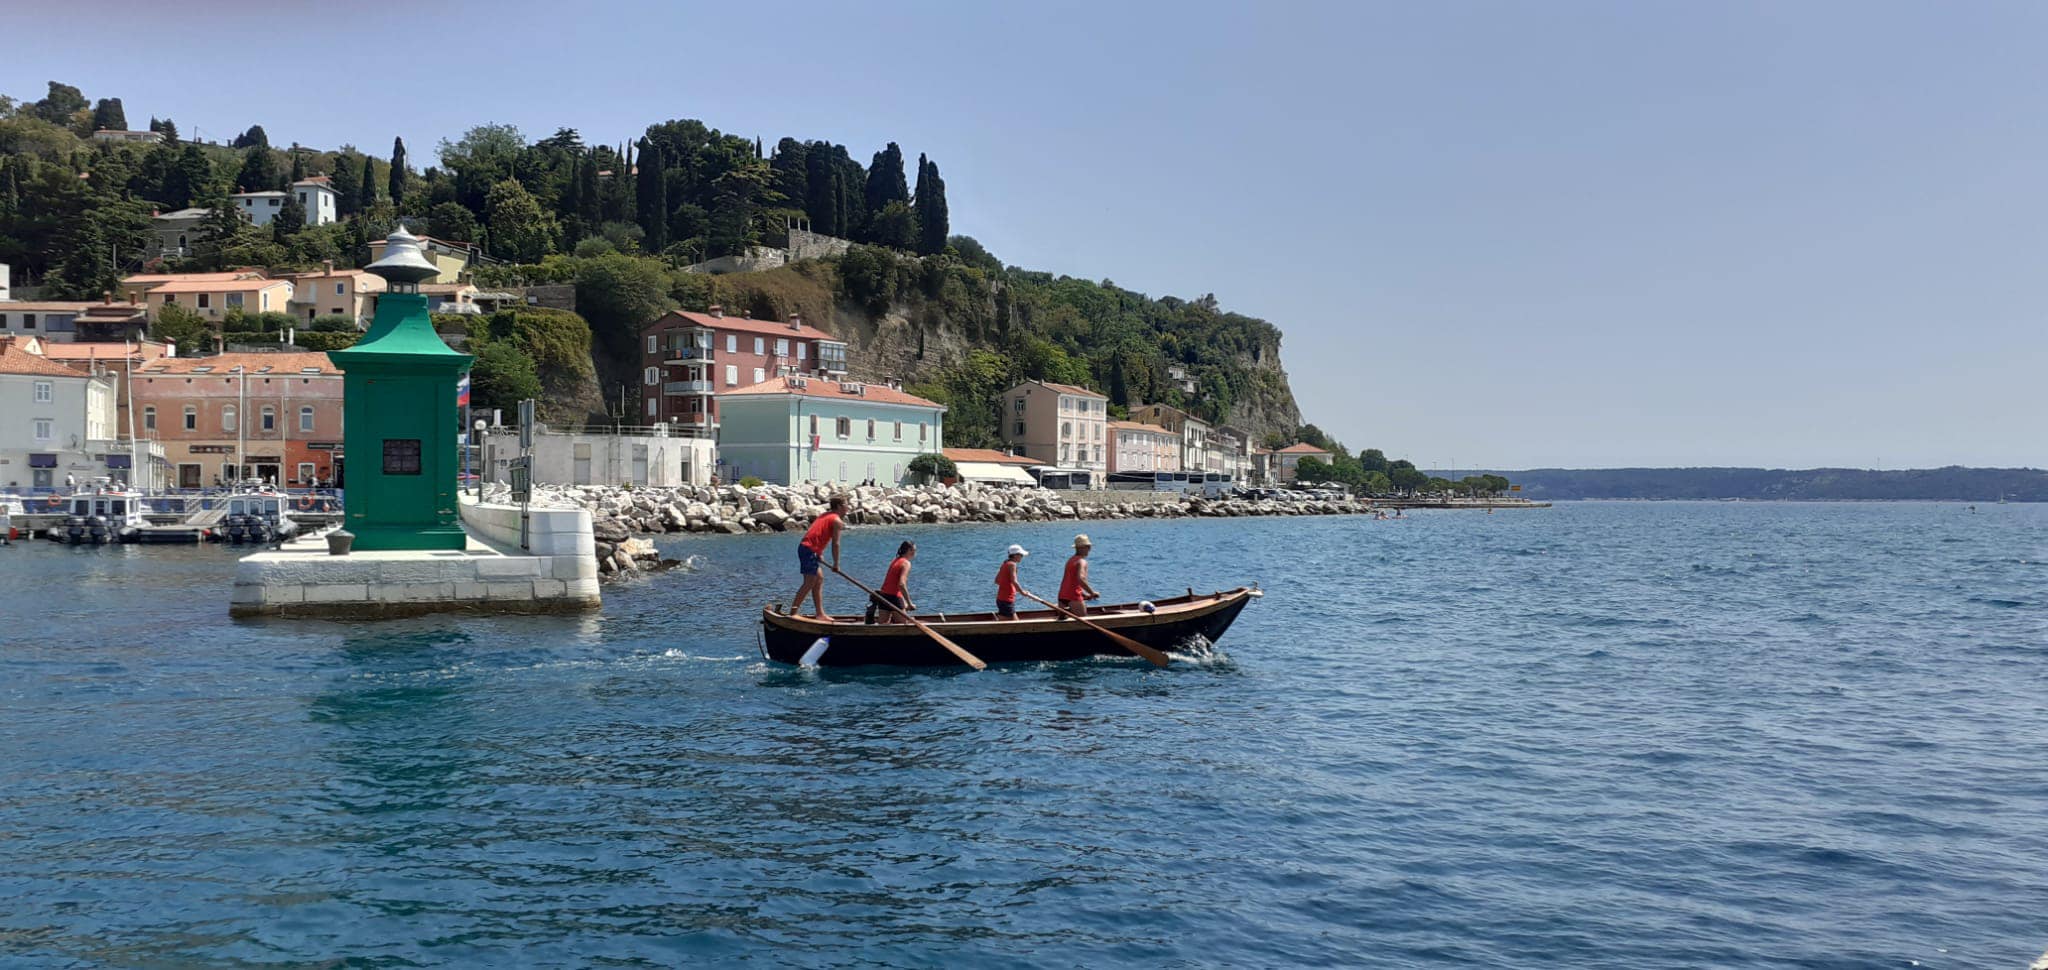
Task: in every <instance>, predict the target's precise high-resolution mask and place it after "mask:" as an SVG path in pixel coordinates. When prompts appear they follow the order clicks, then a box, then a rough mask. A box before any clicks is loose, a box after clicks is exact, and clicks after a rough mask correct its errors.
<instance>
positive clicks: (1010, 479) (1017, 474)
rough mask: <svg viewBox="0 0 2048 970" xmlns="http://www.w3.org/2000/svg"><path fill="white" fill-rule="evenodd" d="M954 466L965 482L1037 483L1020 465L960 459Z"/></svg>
mask: <svg viewBox="0 0 2048 970" xmlns="http://www.w3.org/2000/svg"><path fill="white" fill-rule="evenodd" d="M953 467H954V468H956V469H958V470H959V471H960V480H961V481H963V482H981V483H983V484H1000V485H1027V486H1028V485H1036V484H1038V483H1037V482H1036V481H1033V480H1032V478H1031V476H1030V475H1026V474H1024V469H1023V468H1022V467H1021V466H1018V465H1004V464H999V463H997V462H992V461H959V462H954V463H953Z"/></svg>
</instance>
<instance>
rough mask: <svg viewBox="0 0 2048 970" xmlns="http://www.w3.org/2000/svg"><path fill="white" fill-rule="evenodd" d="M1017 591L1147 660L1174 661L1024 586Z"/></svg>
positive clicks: (1157, 662) (1158, 663)
mask: <svg viewBox="0 0 2048 970" xmlns="http://www.w3.org/2000/svg"><path fill="white" fill-rule="evenodd" d="M1017 592H1019V593H1023V594H1024V595H1025V596H1029V597H1031V598H1032V599H1034V600H1038V602H1040V603H1042V604H1044V605H1046V606H1050V607H1052V608H1053V610H1054V612H1057V613H1059V614H1060V615H1061V616H1064V617H1066V618H1067V619H1069V620H1080V621H1081V622H1083V623H1086V624H1088V625H1089V626H1090V627H1093V628H1094V630H1095V632H1097V633H1100V634H1102V635H1103V636H1106V637H1108V638H1109V639H1110V642H1111V643H1114V644H1116V645H1117V646H1119V647H1122V648H1124V649H1125V650H1129V651H1130V652H1132V653H1135V654H1137V655H1138V656H1140V657H1143V658H1145V659H1146V660H1150V661H1152V663H1154V664H1155V665H1157V666H1161V667H1164V666H1166V665H1167V664H1169V663H1171V662H1172V661H1171V660H1170V659H1169V658H1168V657H1167V656H1166V654H1164V653H1161V652H1159V651H1157V650H1154V649H1152V648H1151V647H1148V646H1146V645H1144V644H1142V643H1139V642H1138V641H1136V640H1133V639H1131V638H1130V637H1127V636H1124V635H1123V634H1121V633H1118V632H1116V631H1115V630H1112V629H1110V628H1108V627H1106V626H1103V625H1102V624H1100V623H1097V622H1095V621H1094V620H1091V619H1089V618H1087V617H1085V616H1075V615H1074V614H1072V613H1069V612H1067V610H1066V608H1065V607H1062V606H1060V605H1059V604H1058V603H1047V602H1046V601H1045V600H1041V599H1038V597H1037V596H1034V595H1032V593H1031V591H1030V590H1028V589H1025V588H1024V587H1022V586H1019V587H1017Z"/></svg>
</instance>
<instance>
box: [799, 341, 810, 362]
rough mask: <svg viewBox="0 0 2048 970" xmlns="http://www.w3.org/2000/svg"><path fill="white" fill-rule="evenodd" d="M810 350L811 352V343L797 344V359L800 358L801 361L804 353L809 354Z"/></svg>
mask: <svg viewBox="0 0 2048 970" xmlns="http://www.w3.org/2000/svg"><path fill="white" fill-rule="evenodd" d="M810 352H811V345H810V344H797V345H796V359H797V360H799V361H801V360H803V359H804V355H805V354H808V353H810Z"/></svg>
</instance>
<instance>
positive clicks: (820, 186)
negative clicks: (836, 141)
mask: <svg viewBox="0 0 2048 970" xmlns="http://www.w3.org/2000/svg"><path fill="white" fill-rule="evenodd" d="M804 169H805V176H806V177H805V183H806V185H807V187H808V189H809V194H808V195H806V196H805V198H804V213H805V214H806V215H808V216H810V217H811V229H812V230H813V231H815V232H822V233H824V234H825V235H828V236H836V235H838V234H839V206H838V205H837V203H836V202H835V200H834V198H833V176H834V175H835V174H836V173H837V172H838V168H837V166H834V165H833V164H832V158H831V156H830V155H829V154H827V152H826V146H825V144H824V143H823V142H818V143H816V144H813V145H812V146H810V151H808V152H807V153H805V155H804Z"/></svg>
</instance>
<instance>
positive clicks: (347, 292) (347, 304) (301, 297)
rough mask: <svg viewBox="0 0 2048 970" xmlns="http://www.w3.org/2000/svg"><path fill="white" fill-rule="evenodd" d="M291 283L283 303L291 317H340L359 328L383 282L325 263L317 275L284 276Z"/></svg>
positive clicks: (373, 277)
mask: <svg viewBox="0 0 2048 970" xmlns="http://www.w3.org/2000/svg"><path fill="white" fill-rule="evenodd" d="M285 279H287V280H290V281H291V284H292V292H291V297H290V298H289V299H288V300H287V301H286V306H287V307H289V309H288V310H287V311H286V312H288V313H290V314H291V315H292V316H294V317H297V318H299V319H301V320H305V321H307V322H309V323H310V322H312V321H313V320H315V319H317V318H319V317H326V316H343V317H348V318H349V319H351V320H353V321H355V323H356V326H357V327H361V326H363V324H364V323H365V322H367V321H368V320H369V319H370V315H371V314H372V313H373V312H375V310H376V299H377V294H379V293H382V292H384V279H383V277H380V276H378V275H376V274H375V273H369V272H365V271H363V270H359V269H335V268H334V264H333V263H327V264H325V265H324V268H322V269H321V270H320V271H319V272H315V273H293V274H291V275H289V276H286V277H285Z"/></svg>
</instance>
